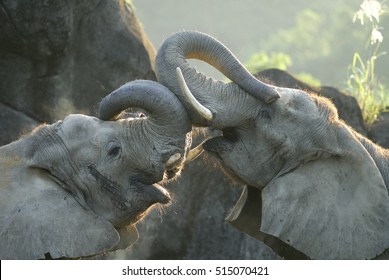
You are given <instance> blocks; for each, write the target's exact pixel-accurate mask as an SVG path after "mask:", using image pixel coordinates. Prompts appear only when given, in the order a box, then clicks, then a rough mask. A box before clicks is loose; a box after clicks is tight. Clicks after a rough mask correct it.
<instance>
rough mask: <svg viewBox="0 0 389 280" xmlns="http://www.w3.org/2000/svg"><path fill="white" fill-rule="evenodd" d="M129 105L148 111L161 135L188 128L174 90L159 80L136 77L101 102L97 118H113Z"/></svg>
mask: <svg viewBox="0 0 389 280" xmlns="http://www.w3.org/2000/svg"><path fill="white" fill-rule="evenodd" d="M128 108H141V109H144V110H146V111H147V112H148V113H149V117H148V119H149V122H150V125H151V126H156V127H159V128H158V129H157V131H160V132H161V133H162V134H163V135H166V136H168V135H180V134H185V133H187V132H189V131H190V130H191V124H190V121H189V119H188V117H187V113H186V111H185V108H184V107H183V106H182V104H181V103H180V102H179V100H178V99H177V98H176V96H174V94H173V93H172V92H171V91H170V90H169V89H167V88H166V87H164V86H162V85H161V84H159V83H156V82H153V81H145V80H138V81H134V82H130V83H127V84H125V85H123V86H122V87H120V88H119V89H117V90H115V91H114V92H112V93H111V94H109V95H108V96H106V97H105V98H103V100H102V101H101V103H100V107H99V118H100V119H103V120H111V119H115V118H116V116H117V115H118V114H120V113H121V112H122V111H124V110H126V109H128Z"/></svg>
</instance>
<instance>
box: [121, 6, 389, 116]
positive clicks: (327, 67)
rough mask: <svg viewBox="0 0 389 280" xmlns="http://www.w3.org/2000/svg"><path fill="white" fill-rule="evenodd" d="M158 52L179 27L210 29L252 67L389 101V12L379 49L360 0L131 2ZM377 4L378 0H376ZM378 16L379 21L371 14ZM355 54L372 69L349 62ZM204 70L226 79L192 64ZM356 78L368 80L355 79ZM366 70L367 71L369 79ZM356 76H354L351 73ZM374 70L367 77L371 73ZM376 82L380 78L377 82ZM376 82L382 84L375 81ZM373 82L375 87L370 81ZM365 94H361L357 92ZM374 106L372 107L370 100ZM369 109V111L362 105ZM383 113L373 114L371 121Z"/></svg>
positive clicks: (382, 20) (381, 27)
mask: <svg viewBox="0 0 389 280" xmlns="http://www.w3.org/2000/svg"><path fill="white" fill-rule="evenodd" d="M128 2H131V3H132V5H133V6H134V8H135V10H136V13H137V15H138V17H139V18H140V20H141V22H142V24H143V27H144V29H145V31H146V33H147V34H148V36H149V37H150V39H151V41H152V42H153V43H154V46H155V47H156V48H157V49H158V47H159V46H160V45H161V43H162V42H163V40H164V39H165V38H166V37H168V36H169V35H171V34H173V33H175V32H177V31H182V30H197V31H201V32H205V33H208V34H210V35H212V36H214V37H216V38H217V39H219V40H220V41H221V42H222V43H224V44H225V45H226V46H227V47H228V48H230V49H231V51H232V52H233V53H234V54H235V55H236V56H237V57H238V58H239V60H240V61H241V62H242V63H244V64H245V65H246V67H247V68H248V69H249V70H250V71H252V72H258V71H260V70H263V69H266V68H271V67H276V68H280V69H283V70H287V71H289V72H290V73H291V74H293V75H294V76H296V77H297V78H300V79H302V80H303V81H305V82H308V83H310V84H312V85H316V86H319V85H329V86H335V87H337V88H339V89H340V90H343V91H346V92H349V93H351V94H353V95H355V96H356V97H357V99H358V101H359V103H360V105H361V107H364V106H365V105H363V104H361V103H363V102H365V101H364V100H362V99H366V98H367V97H369V102H370V103H371V102H373V103H382V104H380V105H379V109H378V110H381V111H382V110H383V109H384V108H385V107H386V106H387V105H389V93H388V90H387V89H388V88H389V87H388V86H387V85H389V75H388V73H389V54H385V53H386V52H387V51H388V50H389V15H388V13H387V12H386V13H383V14H380V15H379V22H378V23H377V24H378V31H379V32H380V33H381V35H382V36H383V38H384V39H383V41H382V43H380V44H379V49H378V52H377V51H376V52H375V53H374V47H376V45H375V46H372V45H371V44H370V34H371V32H372V26H371V22H370V21H369V20H368V18H366V17H365V22H364V25H361V22H360V20H358V19H357V20H355V21H353V18H354V15H355V13H356V12H357V11H358V10H359V9H360V6H361V4H362V3H363V0H337V1H324V0H316V1H308V0H293V1H288V0H273V1H268V0H241V1H236V0H185V1H182V0H131V1H130V0H128ZM373 2H377V1H373ZM380 3H382V7H381V8H382V9H386V10H387V7H386V2H385V1H380ZM373 20H375V18H374V15H373ZM356 53H357V54H358V55H359V56H360V58H361V60H362V62H363V63H365V65H364V66H365V67H367V65H366V64H368V63H369V62H368V61H369V59H371V57H372V55H373V54H375V55H377V54H379V55H380V56H379V57H378V59H376V60H373V62H372V63H373V64H374V65H371V66H373V68H374V69H373V71H374V73H373V74H374V75H373V77H372V76H371V74H372V73H368V70H367V69H362V68H364V67H363V66H362V65H360V64H357V65H354V69H352V68H351V67H350V66H351V65H352V63H353V59H354V55H355V54H356ZM195 65H196V67H198V68H199V69H200V70H201V71H203V72H206V73H207V74H209V75H212V76H213V77H215V78H218V79H221V78H222V75H221V74H220V73H218V72H217V71H216V70H214V69H212V68H211V67H207V66H204V65H203V64H202V63H198V62H195ZM362 71H364V72H365V73H361V75H359V76H358V77H357V78H358V79H364V78H366V81H361V80H359V81H356V82H355V81H352V80H350V77H354V76H355V73H356V72H362ZM366 74H367V76H368V77H367V76H366ZM351 75H354V76H351ZM369 75H370V76H369ZM378 81H379V82H378ZM377 82H378V83H379V84H377ZM372 83H373V84H372ZM358 95H362V97H358ZM366 106H371V105H366ZM362 110H364V108H362ZM377 112H378V111H375V112H373V113H367V114H370V115H372V116H371V117H369V118H371V120H368V122H371V121H372V120H374V118H375V117H376V115H377Z"/></svg>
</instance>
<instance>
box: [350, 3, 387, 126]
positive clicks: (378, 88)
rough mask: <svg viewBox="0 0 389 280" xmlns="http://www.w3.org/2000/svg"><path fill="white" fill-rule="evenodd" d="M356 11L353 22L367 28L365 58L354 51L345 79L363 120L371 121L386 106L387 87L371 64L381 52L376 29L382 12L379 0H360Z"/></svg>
mask: <svg viewBox="0 0 389 280" xmlns="http://www.w3.org/2000/svg"><path fill="white" fill-rule="evenodd" d="M360 7H361V8H360V10H359V11H358V12H357V13H355V16H354V21H355V20H357V19H358V20H360V22H361V24H362V25H364V24H365V17H366V20H367V24H368V25H369V27H370V35H369V40H368V43H367V48H368V50H369V55H368V57H367V58H366V59H365V60H364V59H362V56H361V55H360V54H359V53H358V52H355V53H354V57H353V61H352V64H351V65H350V67H349V69H350V75H349V78H348V81H347V86H348V90H349V92H350V94H351V95H353V96H355V97H356V98H357V100H358V103H359V105H360V107H361V110H362V115H363V118H364V121H365V122H366V123H367V124H371V123H373V122H374V120H375V119H376V118H377V116H378V114H379V113H380V112H382V111H384V110H385V109H386V107H387V106H388V105H389V103H388V97H387V88H386V87H385V86H384V85H383V84H382V83H381V82H380V81H379V80H378V79H377V78H376V75H375V72H376V71H375V66H376V62H377V59H378V58H379V57H381V56H382V55H384V54H385V53H383V52H381V53H380V52H379V49H380V45H381V43H382V41H383V36H382V34H381V32H380V31H379V29H380V27H379V25H378V24H379V20H380V15H382V14H383V13H384V12H385V11H386V7H384V6H383V5H382V4H381V3H380V2H379V1H376V0H364V1H363V3H362V4H361V6H360Z"/></svg>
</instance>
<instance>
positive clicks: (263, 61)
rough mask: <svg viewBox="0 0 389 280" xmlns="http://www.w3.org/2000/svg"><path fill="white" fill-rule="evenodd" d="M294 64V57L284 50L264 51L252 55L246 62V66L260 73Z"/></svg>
mask: <svg viewBox="0 0 389 280" xmlns="http://www.w3.org/2000/svg"><path fill="white" fill-rule="evenodd" d="M291 65H292V59H291V58H290V56H289V55H287V54H286V53H283V52H271V53H270V54H269V53H267V52H265V51H262V52H259V53H255V54H253V55H251V56H250V58H249V60H248V61H247V62H246V63H245V67H246V68H247V70H249V71H250V72H251V73H258V72H261V71H263V70H266V69H270V68H278V69H281V70H286V69H287V68H288V67H289V66H291Z"/></svg>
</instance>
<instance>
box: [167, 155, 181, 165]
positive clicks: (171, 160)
mask: <svg viewBox="0 0 389 280" xmlns="http://www.w3.org/2000/svg"><path fill="white" fill-rule="evenodd" d="M180 158H181V154H180V153H175V154H174V155H172V156H171V157H170V158H169V159H168V160H167V162H166V164H165V166H166V167H170V166H172V165H173V164H175V163H176V162H177V161H178V160H179V159H180Z"/></svg>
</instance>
